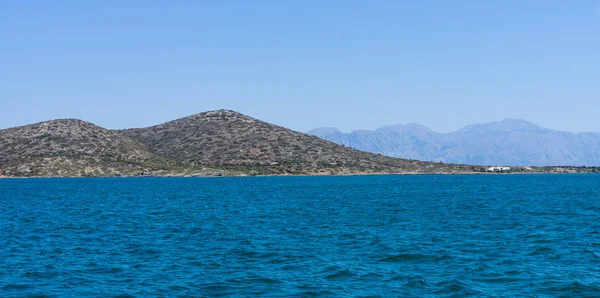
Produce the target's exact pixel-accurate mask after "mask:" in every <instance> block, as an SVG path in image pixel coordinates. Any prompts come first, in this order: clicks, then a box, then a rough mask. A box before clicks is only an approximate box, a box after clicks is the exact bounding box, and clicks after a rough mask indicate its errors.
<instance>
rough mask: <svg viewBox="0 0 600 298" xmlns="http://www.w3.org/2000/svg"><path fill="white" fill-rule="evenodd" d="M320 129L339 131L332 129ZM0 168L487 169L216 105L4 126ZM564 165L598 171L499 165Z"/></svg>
mask: <svg viewBox="0 0 600 298" xmlns="http://www.w3.org/2000/svg"><path fill="white" fill-rule="evenodd" d="M390 129H391V128H390ZM403 129H404V130H406V131H410V132H412V134H413V135H415V136H417V135H418V136H420V137H424V136H427V135H434V133H433V132H431V131H429V130H427V129H425V128H423V127H418V126H410V127H405V128H403ZM396 130H397V128H396ZM471 130H473V129H471ZM474 130H476V129H474ZM322 131H324V132H326V133H328V134H334V135H335V134H338V132H336V130H333V129H326V130H322ZM361 134H368V132H366V131H363V132H361ZM434 149H435V148H434ZM432 150H433V149H432ZM0 169H1V170H2V171H1V172H0V176H2V174H4V175H6V176H9V177H51V176H54V177H56V176H59V177H64V176H90V177H94V176H137V175H157V176H188V175H192V176H233V175H332V174H339V175H347V174H378V173H380V174H409V173H477V172H485V171H486V169H487V168H485V167H481V166H472V165H460V164H445V163H440V162H424V161H418V160H414V159H413V160H410V159H401V158H393V157H388V156H384V155H381V154H374V153H367V152H362V151H358V150H355V149H352V148H349V147H347V146H344V145H338V144H335V143H333V142H330V141H327V140H323V139H321V138H318V137H316V136H311V135H308V134H304V133H300V132H296V131H293V130H290V129H286V128H283V127H281V126H277V125H274V124H270V123H267V122H264V121H260V120H258V119H254V118H251V117H248V116H246V115H242V114H240V113H237V112H234V111H228V110H219V111H211V112H205V113H200V114H196V115H192V116H189V117H185V118H182V119H178V120H174V121H171V122H167V123H164V124H160V125H156V126H152V127H147V128H137V129H127V130H112V131H111V130H107V129H104V128H102V127H99V126H97V125H94V124H92V123H88V122H85V121H81V120H75V119H63V120H54V121H47V122H42V123H37V124H32V125H26V126H21V127H15V128H10V129H4V130H0ZM565 171H566V172H590V171H597V169H591V168H525V167H513V168H511V169H510V170H502V172H565Z"/></svg>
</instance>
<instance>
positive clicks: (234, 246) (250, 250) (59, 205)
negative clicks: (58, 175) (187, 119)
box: [0, 174, 600, 297]
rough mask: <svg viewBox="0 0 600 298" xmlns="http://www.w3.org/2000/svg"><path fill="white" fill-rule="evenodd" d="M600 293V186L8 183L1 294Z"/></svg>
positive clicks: (504, 182)
mask: <svg viewBox="0 0 600 298" xmlns="http://www.w3.org/2000/svg"><path fill="white" fill-rule="evenodd" d="M36 295H37V296H49V297H107V296H108V297H110V296H119V295H120V296H123V297H127V296H129V297H146V296H153V297H158V296H164V297H186V296H188V297H198V296H207V297H214V296H228V295H232V296H236V297H240V296H241V297H244V296H282V297H284V296H285V297H287V296H331V297H361V296H362V297H390V296H515V295H523V296H565V297H575V296H576V297H585V296H589V297H594V296H598V295H600V175H593V174H590V175H464V176H463V175H455V176H454V175H453V176H435V175H434V176H363V177H264V178H127V179H118V178H115V179H14V180H13V179H4V180H0V296H2V297H4V296H7V297H11V296H18V297H21V296H36Z"/></svg>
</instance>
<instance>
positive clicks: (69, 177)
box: [0, 172, 600, 180]
mask: <svg viewBox="0 0 600 298" xmlns="http://www.w3.org/2000/svg"><path fill="white" fill-rule="evenodd" d="M561 174H562V175H573V174H600V173H598V172H513V173H494V172H461V173H415V172H409V173H354V174H334V175H329V174H300V175H295V174H290V175H221V176H217V175H149V176H32V177H8V176H0V180H2V179H7V180H8V179H76V178H77V179H95V178H119V179H121V178H123V179H127V178H252V177H260V178H265V177H358V176H418V175H422V176H451V175H455V176H457V175H465V176H466V175H561Z"/></svg>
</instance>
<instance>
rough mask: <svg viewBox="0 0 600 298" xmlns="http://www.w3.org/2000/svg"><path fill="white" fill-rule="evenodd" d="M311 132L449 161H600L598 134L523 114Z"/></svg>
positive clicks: (591, 163)
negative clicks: (442, 129)
mask: <svg viewBox="0 0 600 298" xmlns="http://www.w3.org/2000/svg"><path fill="white" fill-rule="evenodd" d="M309 134H312V135H315V136H318V137H320V138H323V139H326V140H329V141H332V142H335V143H338V144H342V145H346V146H349V147H352V148H355V149H358V150H362V151H367V152H372V153H380V154H383V155H387V156H393V157H399V158H410V159H418V160H427V161H443V162H447V163H460V164H478V165H508V166H511V165H512V166H563V165H569V166H598V165H600V133H569V132H561V131H556V130H551V129H548V128H543V127H540V126H538V125H536V124H533V123H531V122H527V121H525V120H519V119H505V120H502V121H499V122H491V123H485V124H474V125H469V126H466V127H464V128H462V129H460V130H458V131H456V132H452V133H438V132H435V131H432V130H430V129H429V128H427V127H425V126H422V125H418V124H414V123H409V124H401V125H391V126H384V127H381V128H379V129H376V130H373V131H368V130H356V131H353V132H350V133H342V132H340V131H339V130H337V129H335V128H317V129H314V130H312V131H310V132H309Z"/></svg>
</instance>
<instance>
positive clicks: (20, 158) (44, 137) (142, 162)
mask: <svg viewBox="0 0 600 298" xmlns="http://www.w3.org/2000/svg"><path fill="white" fill-rule="evenodd" d="M160 162H161V161H160V158H157V157H156V156H155V155H154V154H152V153H150V152H149V151H148V150H146V148H145V147H144V146H142V145H140V144H139V143H137V142H135V141H133V140H131V139H129V138H126V137H123V136H121V135H118V134H115V133H113V132H111V131H108V130H106V129H103V128H101V127H99V126H96V125H94V124H91V123H88V122H84V121H81V120H75V119H64V120H54V121H48V122H42V123H37V124H32V125H27V126H22V127H15V128H10V129H4V130H0V167H1V169H2V170H3V172H4V174H5V175H6V176H106V175H116V174H133V173H138V172H140V171H144V169H145V168H148V167H150V166H155V165H156V164H159V163H160Z"/></svg>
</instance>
